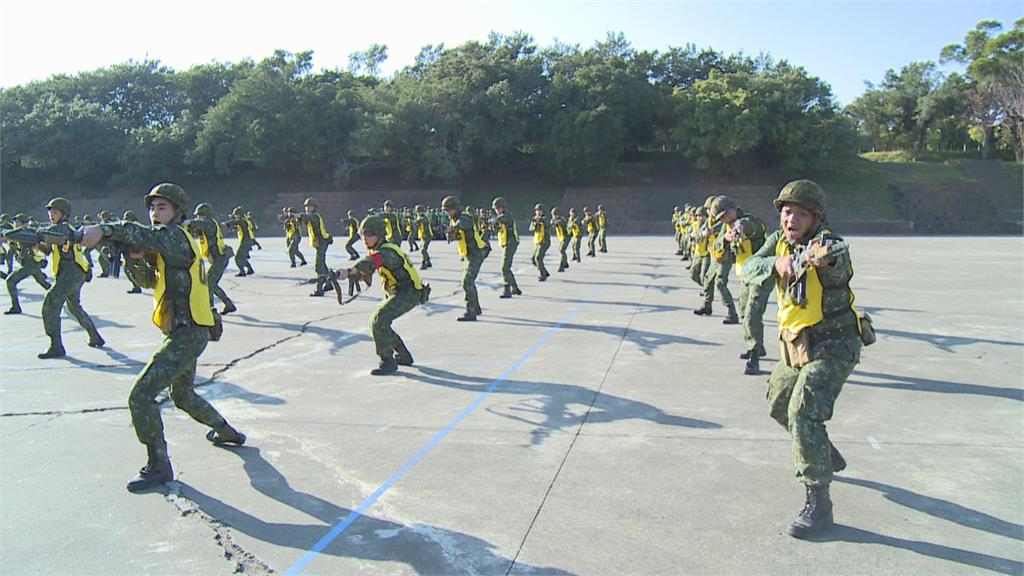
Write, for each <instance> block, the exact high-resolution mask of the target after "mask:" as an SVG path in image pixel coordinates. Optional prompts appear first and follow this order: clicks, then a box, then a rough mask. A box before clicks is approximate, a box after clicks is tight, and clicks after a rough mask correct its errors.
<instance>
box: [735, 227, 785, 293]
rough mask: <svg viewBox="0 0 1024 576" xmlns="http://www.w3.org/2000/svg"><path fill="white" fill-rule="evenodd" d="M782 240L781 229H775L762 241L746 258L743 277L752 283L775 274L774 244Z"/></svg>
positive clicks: (757, 282)
mask: <svg viewBox="0 0 1024 576" xmlns="http://www.w3.org/2000/svg"><path fill="white" fill-rule="evenodd" d="M781 240H782V231H781V230H776V231H775V232H772V234H771V235H770V236H768V238H767V239H766V240H765V241H764V244H763V245H762V246H761V248H760V249H759V250H758V251H757V252H755V253H754V254H753V256H751V257H750V258H747V261H746V263H745V264H743V278H744V279H745V280H746V281H747V282H750V283H753V284H761V283H762V282H764V281H765V280H767V279H768V278H770V277H772V276H773V275H774V274H775V246H776V244H778V243H779V242H780V241H781Z"/></svg>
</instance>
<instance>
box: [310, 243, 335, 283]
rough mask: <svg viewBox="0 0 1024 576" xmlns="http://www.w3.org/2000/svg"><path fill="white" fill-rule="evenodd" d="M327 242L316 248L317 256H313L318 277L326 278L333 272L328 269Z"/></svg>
mask: <svg viewBox="0 0 1024 576" xmlns="http://www.w3.org/2000/svg"><path fill="white" fill-rule="evenodd" d="M328 246H329V244H328V243H327V242H321V243H320V245H319V246H317V247H316V254H315V255H314V256H313V269H314V271H315V272H316V275H317V276H321V277H326V276H328V275H329V274H330V273H331V271H330V270H328V269H327V247H328Z"/></svg>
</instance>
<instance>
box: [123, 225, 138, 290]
mask: <svg viewBox="0 0 1024 576" xmlns="http://www.w3.org/2000/svg"><path fill="white" fill-rule="evenodd" d="M121 221H123V222H138V221H139V219H138V218H136V216H135V213H134V212H132V211H131V210H128V211H126V212H125V213H124V215H123V216H122V217H121ZM122 255H123V256H124V265H125V266H126V267H127V266H132V265H134V264H135V258H132V253H131V252H127V251H126V252H122ZM128 281H129V282H131V283H132V287H131V288H130V289H129V290H128V293H129V294H142V287H141V286H139V285H138V284H136V283H135V280H134V279H132V277H131V276H128Z"/></svg>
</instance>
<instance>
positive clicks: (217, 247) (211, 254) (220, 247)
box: [191, 202, 238, 314]
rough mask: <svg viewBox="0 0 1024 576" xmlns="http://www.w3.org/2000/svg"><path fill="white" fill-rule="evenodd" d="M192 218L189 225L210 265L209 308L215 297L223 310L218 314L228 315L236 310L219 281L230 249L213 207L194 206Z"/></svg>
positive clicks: (207, 280) (208, 276) (204, 203)
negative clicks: (222, 306) (218, 299)
mask: <svg viewBox="0 0 1024 576" xmlns="http://www.w3.org/2000/svg"><path fill="white" fill-rule="evenodd" d="M194 216H195V219H194V220H193V221H192V225H191V228H192V232H193V234H194V235H195V236H196V238H197V239H198V240H199V248H200V253H201V254H202V255H203V258H205V259H206V261H207V262H208V263H209V264H210V269H209V270H208V271H207V272H206V285H207V287H209V289H210V290H209V292H210V306H213V297H214V296H216V297H217V298H220V301H221V302H223V303H224V308H222V309H221V311H220V313H221V314H230V313H232V312H234V311H235V310H238V308H236V307H235V303H234V302H232V301H231V298H228V295H227V293H226V292H224V289H223V288H221V287H220V279H221V277H223V276H224V270H225V269H227V267H228V259H229V258H230V256H231V254H230V250H231V249H230V248H229V247H228V246H227V245H226V244H224V234H223V232H222V231H221V228H220V223H219V222H217V220H216V219H215V218H214V217H213V207H211V206H210V205H209V204H207V203H206V202H203V203H201V204H199V205H198V206H196V210H195V213H194Z"/></svg>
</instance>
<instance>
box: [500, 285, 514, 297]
mask: <svg viewBox="0 0 1024 576" xmlns="http://www.w3.org/2000/svg"><path fill="white" fill-rule="evenodd" d="M511 297H512V287H511V286H509V285H508V284H505V290H504V291H503V292H502V293H501V296H498V298H511Z"/></svg>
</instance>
